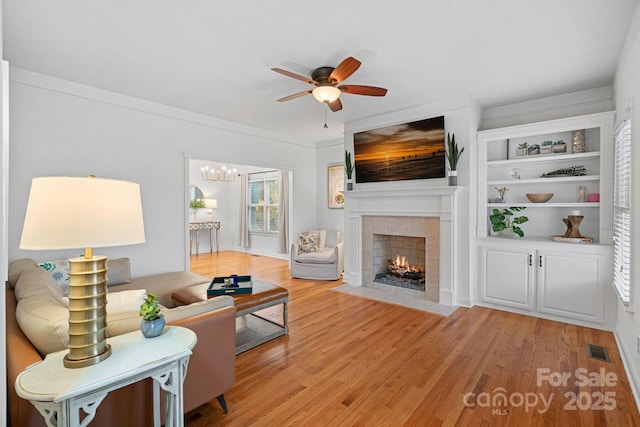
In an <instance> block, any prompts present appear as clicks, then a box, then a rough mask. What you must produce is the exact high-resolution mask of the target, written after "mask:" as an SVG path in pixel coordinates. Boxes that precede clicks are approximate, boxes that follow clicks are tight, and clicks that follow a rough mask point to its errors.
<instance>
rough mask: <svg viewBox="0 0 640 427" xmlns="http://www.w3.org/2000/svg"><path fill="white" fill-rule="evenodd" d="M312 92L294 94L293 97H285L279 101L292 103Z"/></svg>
mask: <svg viewBox="0 0 640 427" xmlns="http://www.w3.org/2000/svg"><path fill="white" fill-rule="evenodd" d="M311 92H312V90H311V89H309V90H305V91H303V92H298V93H294V94H293V95H289V96H285V97H284V98H280V99H278V102H284V101H291V100H292V99H296V98H300V97H301V96H305V95H309V94H310V93H311Z"/></svg>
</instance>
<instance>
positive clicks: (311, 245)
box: [298, 233, 320, 254]
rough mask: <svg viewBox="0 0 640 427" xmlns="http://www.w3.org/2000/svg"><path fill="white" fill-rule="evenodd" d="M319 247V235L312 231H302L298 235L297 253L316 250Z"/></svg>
mask: <svg viewBox="0 0 640 427" xmlns="http://www.w3.org/2000/svg"><path fill="white" fill-rule="evenodd" d="M319 249H320V236H319V235H318V234H312V233H309V234H307V233H302V234H300V235H299V236H298V254H308V253H312V252H318V250H319Z"/></svg>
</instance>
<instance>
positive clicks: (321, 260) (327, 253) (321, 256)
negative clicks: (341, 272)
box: [294, 249, 336, 264]
mask: <svg viewBox="0 0 640 427" xmlns="http://www.w3.org/2000/svg"><path fill="white" fill-rule="evenodd" d="M294 259H295V260H296V262H302V263H309V264H333V263H334V262H336V254H335V251H334V250H333V249H323V250H321V251H318V252H309V253H301V254H298V255H296V257H295V258H294Z"/></svg>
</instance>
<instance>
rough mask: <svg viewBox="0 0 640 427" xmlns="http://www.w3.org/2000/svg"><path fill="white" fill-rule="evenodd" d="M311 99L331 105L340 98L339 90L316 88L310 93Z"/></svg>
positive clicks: (328, 87) (335, 88) (324, 87)
mask: <svg viewBox="0 0 640 427" xmlns="http://www.w3.org/2000/svg"><path fill="white" fill-rule="evenodd" d="M312 93H313V97H314V98H315V99H317V100H318V101H320V102H324V103H327V104H329V103H331V102H333V101H335V100H336V99H338V98H339V97H340V93H342V92H341V91H340V89H338V88H337V87H333V86H318V87H317V88H315V89H313V91H312Z"/></svg>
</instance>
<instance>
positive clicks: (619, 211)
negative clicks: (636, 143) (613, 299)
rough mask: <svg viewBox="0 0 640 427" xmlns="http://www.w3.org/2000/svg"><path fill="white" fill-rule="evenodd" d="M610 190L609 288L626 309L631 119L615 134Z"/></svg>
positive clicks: (627, 295)
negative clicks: (614, 292)
mask: <svg viewBox="0 0 640 427" xmlns="http://www.w3.org/2000/svg"><path fill="white" fill-rule="evenodd" d="M615 143H616V147H615V151H616V152H615V175H614V190H613V286H614V288H615V290H616V292H617V293H618V296H619V297H620V299H621V300H622V302H623V304H624V305H626V306H628V305H629V304H630V302H631V295H630V291H629V276H630V271H629V270H630V267H631V182H632V181H631V120H624V121H623V122H622V123H621V124H620V125H619V126H618V129H617V131H616V141H615Z"/></svg>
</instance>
